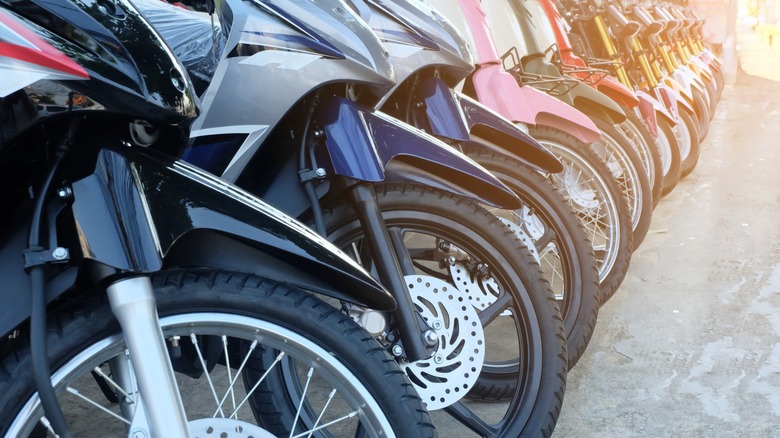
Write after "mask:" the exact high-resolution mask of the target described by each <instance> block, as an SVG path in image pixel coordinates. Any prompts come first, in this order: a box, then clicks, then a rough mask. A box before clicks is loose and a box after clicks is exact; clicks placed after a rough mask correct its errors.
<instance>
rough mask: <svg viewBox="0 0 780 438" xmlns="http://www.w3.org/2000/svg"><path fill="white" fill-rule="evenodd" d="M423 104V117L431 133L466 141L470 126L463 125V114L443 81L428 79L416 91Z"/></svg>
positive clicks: (433, 78) (435, 78)
mask: <svg viewBox="0 0 780 438" xmlns="http://www.w3.org/2000/svg"><path fill="white" fill-rule="evenodd" d="M416 92H417V94H419V97H420V98H422V99H423V101H424V102H425V115H426V116H427V117H428V122H429V123H430V128H431V133H432V134H433V135H436V136H438V137H445V138H449V139H451V140H457V141H468V139H469V130H470V129H471V126H466V123H464V114H462V113H461V107H460V105H458V102H457V101H456V99H455V97H454V96H453V91H452V90H451V89H450V87H449V85H447V83H446V82H444V80H442V79H441V78H437V77H428V78H427V79H425V80H424V81H423V82H422V83H421V84H420V86H419V88H418V89H417V90H416Z"/></svg>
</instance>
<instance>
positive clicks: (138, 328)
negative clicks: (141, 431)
mask: <svg viewBox="0 0 780 438" xmlns="http://www.w3.org/2000/svg"><path fill="white" fill-rule="evenodd" d="M107 292H108V300H109V302H110V303H111V310H112V311H113V312H114V316H116V319H117V320H118V321H119V325H120V327H121V328H122V334H123V335H124V338H125V342H126V344H127V349H128V351H129V352H130V359H131V360H132V363H133V370H134V371H135V375H136V380H137V381H138V389H139V390H140V392H141V395H142V400H143V403H144V404H145V408H146V412H147V415H148V417H149V423H150V424H151V427H152V434H153V436H155V437H187V436H189V431H188V430H187V417H186V415H185V413H184V405H183V404H182V401H181V395H180V394H179V388H178V385H177V384H176V378H175V377H174V375H173V367H172V366H171V361H170V358H169V357H168V349H167V348H166V346H165V340H164V339H163V335H162V330H160V321H159V319H158V318H157V306H156V303H155V298H154V291H153V289H152V282H151V281H150V280H149V278H148V277H133V278H128V279H123V280H119V281H117V282H116V283H114V284H112V285H111V286H109V287H108V288H107ZM131 434H132V431H131Z"/></svg>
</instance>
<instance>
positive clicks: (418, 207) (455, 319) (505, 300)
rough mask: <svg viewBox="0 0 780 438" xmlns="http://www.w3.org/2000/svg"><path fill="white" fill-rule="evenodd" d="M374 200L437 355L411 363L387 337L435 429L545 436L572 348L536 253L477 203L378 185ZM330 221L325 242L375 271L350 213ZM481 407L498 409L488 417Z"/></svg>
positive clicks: (335, 214)
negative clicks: (481, 404)
mask: <svg viewBox="0 0 780 438" xmlns="http://www.w3.org/2000/svg"><path fill="white" fill-rule="evenodd" d="M376 192H377V197H378V201H379V207H380V209H381V211H382V216H383V218H384V221H385V223H386V225H387V228H388V231H389V232H390V235H391V237H392V238H393V241H394V242H396V247H397V250H398V249H400V253H401V254H400V261H401V265H402V269H403V271H404V276H405V279H406V282H407V289H408V292H409V293H410V295H411V298H412V301H413V302H414V304H415V307H416V310H417V311H418V314H419V315H420V317H421V319H422V320H423V321H425V323H426V325H427V326H428V327H430V332H429V333H427V334H426V339H428V340H430V341H431V350H432V351H431V353H432V354H431V356H430V357H429V358H427V359H422V360H420V361H417V362H411V363H410V362H407V361H405V360H404V359H403V351H402V350H401V349H399V348H400V347H401V346H400V345H398V347H399V348H394V347H395V346H394V344H395V342H396V340H397V339H398V333H396V332H395V330H394V324H393V322H392V321H390V323H389V325H388V330H387V331H385V332H384V333H383V334H381V335H380V336H381V338H382V341H383V342H384V343H385V345H386V347H387V348H388V349H389V350H390V351H392V352H394V353H395V354H397V355H398V360H399V362H400V363H401V364H402V368H403V369H404V370H405V371H406V374H407V376H408V377H409V378H410V380H411V381H412V383H413V384H414V385H415V387H416V389H417V391H418V393H419V394H420V396H421V398H422V399H423V401H424V402H425V403H426V405H427V408H428V409H429V410H431V411H434V410H435V411H436V412H435V415H433V416H432V418H434V423H435V425H436V426H437V428H438V429H440V430H447V434H448V435H449V436H467V435H468V434H469V433H476V434H478V435H480V436H521V435H528V436H540V435H548V434H549V433H550V432H551V430H552V428H553V427H554V425H555V423H556V421H557V418H558V414H559V411H560V408H561V400H562V396H563V391H564V386H565V375H566V368H567V367H566V345H565V339H564V334H563V323H562V321H561V317H560V313H559V311H558V310H557V306H556V304H555V299H554V297H553V295H552V293H551V292H550V290H549V289H548V287H547V282H546V281H545V280H544V278H543V277H542V274H541V272H540V271H539V267H538V265H537V264H536V263H535V262H534V260H533V258H532V257H531V256H530V254H529V253H528V249H527V248H526V247H525V246H523V245H522V244H521V243H520V241H519V240H517V238H516V237H515V235H514V233H513V232H512V231H511V230H510V229H509V228H508V227H506V226H505V225H504V224H503V223H502V222H501V221H500V220H499V219H498V218H496V217H495V216H494V215H492V214H490V213H488V212H487V211H486V210H485V209H483V208H482V207H480V206H479V205H477V204H475V203H473V202H471V201H468V200H465V199H463V198H459V197H455V196H453V195H449V194H447V193H444V192H440V191H438V190H435V189H431V188H429V187H420V186H416V185H409V184H378V185H376ZM325 222H326V225H327V230H328V233H329V236H328V238H329V239H330V240H331V241H333V242H334V243H336V244H337V246H339V247H341V248H343V249H344V250H345V251H346V252H347V253H348V254H351V255H353V256H354V257H355V259H356V260H358V261H360V263H362V264H363V266H364V267H366V268H367V269H369V270H370V269H372V266H373V263H372V258H371V254H370V251H369V249H368V248H367V247H366V246H367V245H366V244H365V240H364V238H363V237H364V234H363V229H362V228H361V226H360V223H359V221H358V220H357V219H356V218H355V215H354V213H353V211H352V209H351V208H348V207H347V206H346V205H345V204H339V205H336V206H335V207H334V208H333V209H332V210H328V211H326V212H325ZM355 310H356V311H355ZM363 311H364V310H363V309H354V310H352V311H351V312H350V313H352V314H353V315H355V316H356V317H358V315H360V314H361V313H362V312H363ZM288 391H293V392H294V391H296V390H295V389H294V388H288ZM467 396H468V397H467ZM475 400H479V401H492V402H496V403H494V404H491V405H490V409H489V410H488V409H484V408H482V407H480V408H476V407H475V405H474V404H475V403H476V402H475ZM498 402H500V403H498ZM288 406H292V405H291V404H290V405H288ZM485 411H489V412H488V413H486V412H485Z"/></svg>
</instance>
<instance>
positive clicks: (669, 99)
mask: <svg viewBox="0 0 780 438" xmlns="http://www.w3.org/2000/svg"><path fill="white" fill-rule="evenodd" d="M656 92H657V93H658V100H660V101H661V102H663V104H664V106H665V107H666V108H667V109H668V110H669V114H671V116H672V118H673V119H674V120H675V124H677V121H679V120H680V114H679V109H678V108H677V105H678V104H680V103H682V102H684V100H685V99H683V98H682V97H680V95H679V94H677V91H675V90H674V89H672V88H669V87H667V86H666V85H664V84H658V86H657V87H656Z"/></svg>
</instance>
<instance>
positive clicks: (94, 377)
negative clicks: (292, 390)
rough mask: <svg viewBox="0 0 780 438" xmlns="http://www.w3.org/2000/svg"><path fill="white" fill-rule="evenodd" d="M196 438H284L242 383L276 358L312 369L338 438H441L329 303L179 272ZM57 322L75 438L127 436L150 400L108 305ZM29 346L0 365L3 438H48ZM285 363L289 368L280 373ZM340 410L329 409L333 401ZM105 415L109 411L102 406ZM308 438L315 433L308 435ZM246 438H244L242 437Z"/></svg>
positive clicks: (52, 350) (174, 325)
mask: <svg viewBox="0 0 780 438" xmlns="http://www.w3.org/2000/svg"><path fill="white" fill-rule="evenodd" d="M153 285H154V288H155V294H156V298H157V305H158V312H159V314H160V325H161V329H162V333H163V336H164V337H165V339H166V340H167V342H168V344H169V350H170V356H171V357H172V365H173V368H174V370H175V371H176V374H177V381H178V382H179V389H180V393H181V395H182V400H183V401H184V407H185V411H186V412H187V417H188V419H189V420H190V421H189V423H188V425H189V429H190V433H191V435H192V436H210V435H213V436H255V437H258V438H259V437H267V436H273V435H272V434H274V433H275V432H276V431H275V430H274V424H269V422H267V421H265V420H266V419H265V418H262V417H261V418H260V420H262V421H257V417H256V416H255V415H254V414H253V412H252V410H250V409H249V406H248V404H247V403H246V400H247V397H252V396H254V395H256V394H257V393H258V388H259V387H260V385H257V386H245V385H242V384H236V383H237V382H240V380H241V379H239V376H240V375H242V374H243V373H244V372H245V368H246V363H247V362H249V361H250V359H253V358H255V357H257V355H258V354H260V352H261V351H263V350H266V349H271V350H274V351H277V352H278V353H277V354H278V356H277V357H280V358H283V359H284V360H285V361H288V362H295V363H296V364H297V365H298V368H300V369H303V370H307V372H308V373H309V376H310V380H311V389H310V391H309V392H308V393H307V397H306V399H307V401H308V402H309V403H308V404H307V405H309V406H318V407H319V408H320V411H318V412H321V413H322V416H321V421H320V422H319V423H318V425H317V426H325V427H324V428H323V432H329V433H331V434H333V435H339V436H343V435H347V434H350V435H352V436H355V435H356V434H358V433H361V431H363V432H367V433H368V435H370V436H378V435H381V436H392V435H394V434H395V435H397V436H419V435H423V436H432V435H433V434H434V432H435V431H434V430H433V427H432V426H431V424H430V419H429V417H428V413H427V412H426V410H425V409H424V407H423V406H422V404H421V403H420V399H419V398H418V397H417V395H416V394H415V393H414V391H413V389H412V387H411V385H410V383H409V382H408V380H406V379H405V378H404V376H403V374H402V373H401V371H400V370H399V369H398V367H397V365H396V364H395V362H394V361H393V360H392V359H391V358H390V357H389V356H388V355H387V353H386V352H385V351H384V350H383V349H382V348H380V347H379V345H378V344H377V343H376V341H374V340H373V339H371V337H370V336H368V335H367V334H366V333H365V332H364V331H363V330H362V329H361V328H360V327H358V326H357V325H356V324H355V323H354V322H353V321H351V320H350V319H349V318H348V317H346V316H344V315H343V314H342V313H341V312H339V311H338V310H337V309H335V308H333V307H331V306H329V305H327V304H325V303H324V302H322V301H321V300H319V299H317V298H315V297H313V296H311V295H308V294H306V293H303V292H301V291H298V290H295V289H291V288H289V287H287V286H284V285H282V284H279V283H277V282H274V281H270V280H267V279H264V278H260V277H256V276H251V275H247V274H238V273H231V272H222V271H220V272H215V271H209V270H173V271H168V272H163V273H160V274H157V275H155V276H154V278H153ZM66 306H67V307H65V306H63V307H62V308H59V309H57V311H56V312H54V313H52V314H51V315H50V321H49V323H50V325H49V327H52V328H55V327H56V330H53V329H52V330H50V331H49V333H48V345H49V347H48V348H49V354H50V358H51V361H52V364H53V365H54V366H53V369H54V370H55V372H54V375H53V384H54V387H55V390H56V391H57V393H58V395H59V398H60V403H61V404H62V406H63V408H64V412H65V415H66V417H67V419H68V422H69V425H70V428H71V432H72V433H73V435H74V436H97V435H100V436H122V435H124V436H127V434H128V430H127V427H128V425H129V424H130V423H131V422H132V421H133V420H138V415H139V412H142V411H143V410H142V409H139V408H138V407H139V406H141V405H142V403H141V402H142V398H143V397H154V394H139V393H138V391H137V388H136V387H135V385H134V382H135V379H134V377H133V374H132V369H133V367H132V363H130V359H129V357H128V356H127V354H126V351H127V350H126V349H125V345H124V340H123V337H122V333H121V332H120V331H119V327H118V324H117V323H116V320H115V318H114V316H113V314H112V313H111V309H110V308H109V306H108V303H107V300H105V299H101V295H100V294H98V293H95V294H93V295H92V296H89V297H86V296H81V297H80V298H79V299H77V300H71V301H69V302H68V303H67V305H66ZM25 340H26V337H25V336H20V337H17V338H16V339H14V340H12V341H10V344H7V345H6V348H4V349H3V351H4V352H5V356H4V357H3V358H2V366H0V370H2V371H0V406H3V409H2V412H0V427H1V428H2V429H0V432H2V433H0V434H4V436H13V437H29V436H41V435H45V433H46V430H45V428H44V427H43V426H42V424H43V422H42V421H41V418H42V416H43V412H42V409H41V406H40V403H39V400H38V396H37V393H36V392H35V390H34V387H33V383H32V376H31V374H30V372H29V369H30V355H29V346H28V345H27V343H26V341H25ZM281 362H282V361H281V360H280V361H279V363H281ZM329 396H332V397H333V400H332V401H331V402H330V403H328V404H326V402H327V401H328V397H329ZM98 405H99V407H98ZM296 430H299V431H300V432H302V433H304V432H306V431H305V430H302V429H300V426H299V427H298V428H297V429H296ZM318 433H319V432H318ZM236 434H238V435H236Z"/></svg>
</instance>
